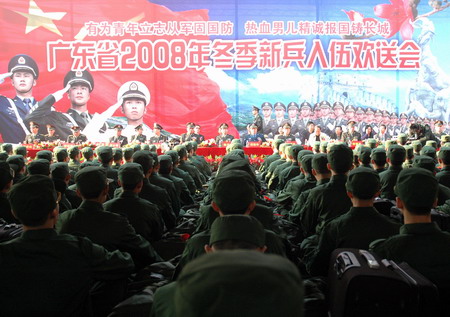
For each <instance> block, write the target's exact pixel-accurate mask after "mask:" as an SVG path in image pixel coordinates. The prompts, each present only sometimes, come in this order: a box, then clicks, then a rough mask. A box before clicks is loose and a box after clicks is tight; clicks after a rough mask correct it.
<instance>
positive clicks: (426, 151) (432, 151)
mask: <svg viewBox="0 0 450 317" xmlns="http://www.w3.org/2000/svg"><path fill="white" fill-rule="evenodd" d="M420 155H426V156H429V157H431V158H433V159H436V148H434V147H433V146H431V145H425V146H424V147H423V148H422V150H420Z"/></svg>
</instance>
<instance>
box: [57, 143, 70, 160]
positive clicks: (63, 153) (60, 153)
mask: <svg viewBox="0 0 450 317" xmlns="http://www.w3.org/2000/svg"><path fill="white" fill-rule="evenodd" d="M53 155H54V156H55V157H56V160H57V161H63V160H65V159H66V158H67V157H68V156H69V153H68V152H67V149H66V148H65V147H63V146H57V147H55V148H54V149H53Z"/></svg>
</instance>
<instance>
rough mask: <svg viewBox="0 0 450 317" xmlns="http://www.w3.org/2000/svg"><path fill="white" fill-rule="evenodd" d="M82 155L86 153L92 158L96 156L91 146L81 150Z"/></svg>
mask: <svg viewBox="0 0 450 317" xmlns="http://www.w3.org/2000/svg"><path fill="white" fill-rule="evenodd" d="M81 153H83V155H84V154H85V153H86V154H87V155H89V156H92V155H94V150H92V148H91V147H90V146H86V147H84V148H82V149H81Z"/></svg>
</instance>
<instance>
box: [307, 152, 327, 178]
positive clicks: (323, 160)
mask: <svg viewBox="0 0 450 317" xmlns="http://www.w3.org/2000/svg"><path fill="white" fill-rule="evenodd" d="M327 164H328V158H327V155H326V154H325V153H318V154H314V156H313V158H312V161H311V167H312V168H313V169H314V170H315V171H316V172H317V173H320V174H325V173H329V172H330V170H329V169H328V167H327Z"/></svg>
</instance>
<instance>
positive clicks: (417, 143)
mask: <svg viewBox="0 0 450 317" xmlns="http://www.w3.org/2000/svg"><path fill="white" fill-rule="evenodd" d="M411 145H412V147H413V149H414V152H416V153H418V152H420V150H422V143H421V142H420V141H418V140H416V141H413V142H412V143H411Z"/></svg>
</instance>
